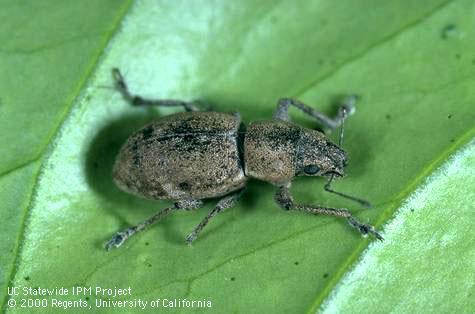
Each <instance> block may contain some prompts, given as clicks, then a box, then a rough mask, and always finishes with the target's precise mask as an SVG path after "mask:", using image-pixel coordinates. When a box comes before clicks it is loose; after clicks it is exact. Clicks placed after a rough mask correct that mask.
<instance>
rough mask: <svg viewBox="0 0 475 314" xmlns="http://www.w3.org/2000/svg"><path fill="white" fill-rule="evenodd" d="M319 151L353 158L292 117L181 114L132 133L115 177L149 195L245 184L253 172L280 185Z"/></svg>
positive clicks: (194, 194) (202, 192)
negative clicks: (260, 118) (246, 119)
mask: <svg viewBox="0 0 475 314" xmlns="http://www.w3.org/2000/svg"><path fill="white" fill-rule="evenodd" d="M240 130H241V131H240ZM308 146H309V147H310V148H307V147H308ZM331 150H333V152H332V153H330V151H331ZM306 155H308V158H305V156H306ZM320 155H322V156H321V157H320ZM316 156H317V157H319V159H320V160H324V159H325V158H330V157H331V156H334V158H335V159H336V160H339V159H340V160H345V159H346V157H345V154H344V152H343V150H341V149H339V148H338V147H337V146H336V145H335V144H333V143H331V142H329V141H328V140H327V138H326V137H325V135H324V134H323V133H320V132H319V131H315V130H310V129H306V128H303V127H301V126H298V125H296V124H293V123H290V122H287V121H279V120H263V121H256V122H252V123H251V124H250V125H249V127H248V129H247V130H246V131H244V127H243V125H242V124H241V120H240V117H239V115H237V114H226V113H220V112H199V111H198V112H181V113H176V114H172V115H169V116H166V117H163V118H161V119H158V120H156V121H154V122H152V123H150V124H148V125H146V126H145V127H143V128H142V129H140V130H138V131H137V132H135V133H134V134H132V135H131V136H130V137H129V139H128V140H127V142H126V143H125V145H124V146H123V148H122V150H121V152H120V154H119V156H118V158H117V161H116V164H115V166H114V180H115V182H116V184H117V185H118V186H119V187H121V188H122V189H123V190H124V191H127V192H129V193H131V194H135V195H137V196H140V197H144V198H149V199H170V200H181V199H204V198H212V197H220V196H223V195H226V194H229V193H230V192H233V191H237V190H239V189H242V188H243V187H244V186H245V184H246V180H247V177H253V178H256V179H260V180H263V181H267V182H269V183H272V184H274V185H277V186H279V185H281V184H284V183H286V182H288V181H289V180H291V179H292V178H293V177H295V176H296V175H298V174H300V173H303V168H304V167H305V165H307V164H309V163H311V161H306V159H315V157H316Z"/></svg>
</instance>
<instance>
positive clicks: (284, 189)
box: [275, 184, 383, 240]
mask: <svg viewBox="0 0 475 314" xmlns="http://www.w3.org/2000/svg"><path fill="white" fill-rule="evenodd" d="M289 188H290V184H287V185H285V186H281V187H280V188H279V190H278V191H277V193H276V194H275V200H276V201H277V203H279V205H280V206H282V207H283V208H285V209H287V210H297V211H301V212H306V213H310V214H314V215H328V216H335V217H342V218H346V219H347V221H348V223H349V224H350V226H352V227H353V228H356V229H357V230H358V231H359V232H360V233H361V234H362V235H363V236H366V235H368V234H369V233H370V234H372V235H373V236H375V237H376V238H377V239H378V240H383V237H382V236H381V235H380V234H379V233H378V232H377V231H376V230H375V228H374V227H373V226H371V225H368V224H364V223H361V222H359V221H358V220H357V219H356V218H355V217H354V216H353V215H352V214H351V213H350V212H349V211H348V210H346V209H344V208H331V207H322V206H318V205H304V204H296V203H294V200H293V198H292V195H291V194H290V190H289Z"/></svg>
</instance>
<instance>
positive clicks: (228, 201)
mask: <svg viewBox="0 0 475 314" xmlns="http://www.w3.org/2000/svg"><path fill="white" fill-rule="evenodd" d="M242 191H243V190H240V191H238V192H236V193H233V194H231V195H228V196H225V197H223V198H222V199H220V200H219V201H218V203H217V204H216V206H215V207H214V208H213V209H212V210H211V211H210V212H209V213H208V215H206V217H205V218H203V220H202V221H201V222H200V223H199V224H198V226H196V227H195V229H193V231H192V232H191V233H190V234H189V235H188V236H187V237H186V243H188V244H191V242H193V241H194V240H196V238H197V237H198V234H199V233H200V232H201V230H203V228H204V227H206V225H207V224H208V223H209V221H210V220H211V218H213V217H214V216H216V214H218V213H220V212H221V211H223V210H225V209H226V208H230V207H233V206H234V205H236V203H237V201H238V199H239V197H240V196H241V194H242Z"/></svg>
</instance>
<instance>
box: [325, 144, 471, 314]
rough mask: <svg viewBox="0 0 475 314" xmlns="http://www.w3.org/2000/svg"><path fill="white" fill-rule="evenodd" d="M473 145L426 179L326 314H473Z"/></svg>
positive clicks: (332, 300)
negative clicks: (391, 313) (377, 313)
mask: <svg viewBox="0 0 475 314" xmlns="http://www.w3.org/2000/svg"><path fill="white" fill-rule="evenodd" d="M474 187H475V141H472V142H471V144H470V145H468V146H467V147H466V148H465V149H463V150H461V151H460V152H458V153H457V154H456V155H455V156H454V157H452V158H450V160H449V161H448V162H447V163H446V164H445V165H444V166H443V167H442V168H441V169H438V170H437V171H436V172H435V173H434V174H433V175H431V176H430V177H429V178H428V180H427V181H426V182H424V184H423V185H422V186H421V187H420V188H419V189H417V190H416V192H415V193H414V194H412V195H411V197H410V198H409V200H408V201H407V202H406V203H405V204H404V205H403V206H402V207H401V209H400V210H398V212H397V215H396V217H395V218H394V219H392V220H391V222H390V223H389V224H387V225H386V227H385V233H384V238H385V241H384V242H375V243H373V244H371V245H370V248H369V249H368V250H367V251H366V252H365V254H364V255H363V257H362V259H361V261H360V262H359V263H358V264H357V266H356V267H355V269H354V270H352V271H351V272H349V273H348V274H347V275H345V277H344V279H343V280H342V281H341V283H340V284H339V285H338V289H336V290H335V292H334V293H333V294H332V297H331V298H330V299H329V300H328V301H327V302H325V304H324V307H323V311H322V312H323V313H347V312H354V313H362V312H369V313H375V312H381V313H388V312H397V313H408V312H416V313H424V312H425V313H429V312H437V313H471V312H472V311H473V308H474V307H475V302H474V299H473V297H472V295H473V293H474V292H475V278H474V277H473V276H471V275H470V274H473V273H474V272H475V264H474V263H473V261H474V260H475V237H473V235H472V230H473V227H474V221H475V220H474V212H473V204H475V189H474Z"/></svg>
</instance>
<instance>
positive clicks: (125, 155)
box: [105, 68, 383, 250]
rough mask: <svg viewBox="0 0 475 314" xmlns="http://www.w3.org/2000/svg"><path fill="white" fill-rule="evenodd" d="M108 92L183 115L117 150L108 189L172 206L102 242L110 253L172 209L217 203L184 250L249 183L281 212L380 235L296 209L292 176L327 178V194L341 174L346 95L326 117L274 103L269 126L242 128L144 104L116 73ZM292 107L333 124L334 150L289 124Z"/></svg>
mask: <svg viewBox="0 0 475 314" xmlns="http://www.w3.org/2000/svg"><path fill="white" fill-rule="evenodd" d="M112 76H113V79H114V81H115V87H116V88H117V89H118V91H119V92H120V93H121V94H122V96H123V98H125V100H127V101H128V102H130V103H131V104H132V105H133V106H161V107H174V106H181V107H183V108H184V109H185V111H184V112H180V113H175V114H172V115H168V116H165V117H162V118H160V119H158V120H156V121H154V122H152V123H150V124H148V125H146V126H144V127H143V128H141V129H140V130H138V131H136V132H135V133H134V134H132V135H131V136H130V137H129V138H128V139H127V141H126V143H125V144H124V145H123V147H122V148H121V150H120V152H119V154H118V157H117V159H116V161H115V164H114V167H113V179H114V182H115V183H116V185H117V186H118V187H119V188H120V189H122V190H124V191H126V192H128V193H131V194H134V195H136V196H139V197H142V198H147V199H153V200H172V201H174V203H173V205H172V206H170V207H167V208H165V209H162V210H160V211H158V212H157V213H156V214H155V215H153V216H152V217H150V218H148V219H147V220H145V221H143V222H142V223H140V224H138V225H136V226H133V227H130V228H127V229H126V230H123V231H120V232H117V233H116V234H115V235H114V236H113V237H112V238H111V239H110V240H109V241H108V242H107V243H106V246H105V247H106V249H107V250H110V249H112V248H115V247H119V246H121V245H122V244H123V243H124V242H125V241H126V240H127V239H128V238H130V237H131V236H132V235H134V234H136V233H137V232H140V231H142V230H144V229H145V228H146V227H148V226H150V225H152V224H154V223H156V222H158V221H160V220H161V219H162V218H164V217H165V216H167V215H168V214H170V213H172V212H173V211H176V210H193V209H196V208H199V207H201V206H202V205H203V200H204V199H208V198H219V200H218V202H217V204H216V206H215V207H214V208H213V209H212V210H211V211H210V212H209V213H208V214H207V216H206V217H204V218H203V220H202V221H201V222H200V223H199V224H198V225H197V226H196V227H195V228H194V230H193V231H192V232H191V233H190V234H189V235H188V236H187V237H186V242H187V243H188V244H191V243H192V242H193V241H194V240H195V239H196V238H197V237H198V235H199V233H200V232H201V231H202V230H203V228H204V227H205V226H206V225H207V224H208V223H209V221H210V220H211V219H212V218H213V217H215V216H216V215H217V214H218V213H220V212H222V211H223V210H225V209H227V208H230V207H232V206H234V205H235V204H236V203H237V201H238V199H239V197H240V196H241V194H242V191H243V190H244V188H245V186H246V183H247V181H248V180H249V178H254V179H258V180H262V181H265V182H268V183H271V184H272V185H274V186H276V187H277V192H276V194H275V200H276V202H277V203H278V204H279V205H280V206H281V207H282V208H284V209H286V210H295V211H301V212H306V213H310V214H321V215H329V216H336V217H342V218H346V219H347V221H348V223H349V224H350V226H352V227H354V228H356V229H357V230H358V231H359V232H360V233H361V234H362V235H364V236H366V235H367V234H372V235H374V236H375V237H376V238H378V239H380V240H382V239H383V238H382V236H381V235H380V234H379V233H378V232H377V231H376V230H375V228H374V227H373V226H371V225H369V224H364V223H361V222H359V221H358V220H357V219H356V218H355V217H354V216H353V215H352V214H351V213H350V212H349V211H348V210H347V209H344V208H331V207H323V206H318V205H304V204H300V203H296V202H295V201H294V199H293V197H292V195H291V193H290V185H291V182H292V180H293V179H294V178H295V177H296V176H320V177H327V178H329V180H328V182H327V184H326V185H325V190H326V191H329V192H332V193H336V194H338V195H340V196H343V197H346V198H349V199H352V200H355V201H357V202H359V203H361V204H362V205H365V206H368V205H369V203H368V202H366V201H364V200H361V199H358V198H356V197H353V196H349V195H346V194H343V193H340V192H337V191H334V190H333V189H332V188H331V186H330V184H331V182H332V180H333V178H340V177H343V175H344V168H345V166H346V165H347V155H346V153H345V151H344V150H343V149H342V148H341V147H340V145H341V141H342V139H343V137H342V136H343V121H344V119H345V118H346V117H347V116H348V115H349V114H351V113H352V112H353V111H354V104H355V100H356V98H355V96H350V97H349V98H348V99H347V100H346V102H345V103H343V104H342V105H341V107H340V108H339V111H338V114H337V115H336V117H335V118H330V117H328V116H326V115H324V114H322V113H320V112H318V111H316V110H314V109H312V108H311V107H310V106H308V105H306V104H304V103H302V102H300V101H298V100H294V99H290V98H282V99H280V100H279V101H278V104H277V109H276V111H275V113H274V116H273V118H272V119H270V120H261V121H255V122H252V123H250V124H249V125H248V126H247V128H245V126H244V124H243V123H241V120H240V117H239V114H237V113H236V114H229V113H221V112H213V111H199V110H198V108H197V107H196V105H195V104H194V103H192V102H186V101H180V100H150V99H145V98H142V97H140V96H137V95H134V94H131V93H130V91H129V89H128V87H127V84H126V82H125V80H124V77H123V76H122V74H121V72H120V71H119V69H117V68H114V69H113V70H112ZM291 106H293V107H296V108H298V109H300V110H302V111H303V112H304V113H306V114H308V115H309V116H310V117H313V118H314V119H315V120H317V121H318V122H320V123H321V124H322V125H323V126H324V127H326V128H328V129H330V130H333V129H336V128H337V127H339V126H341V128H342V130H341V133H340V134H341V136H340V145H336V144H334V143H333V142H331V141H330V140H329V139H328V137H326V136H325V135H324V133H322V132H320V131H317V130H313V129H308V128H305V127H302V126H299V125H297V124H294V123H292V122H291V121H290V118H289V113H288V111H289V108H290V107H291Z"/></svg>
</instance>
